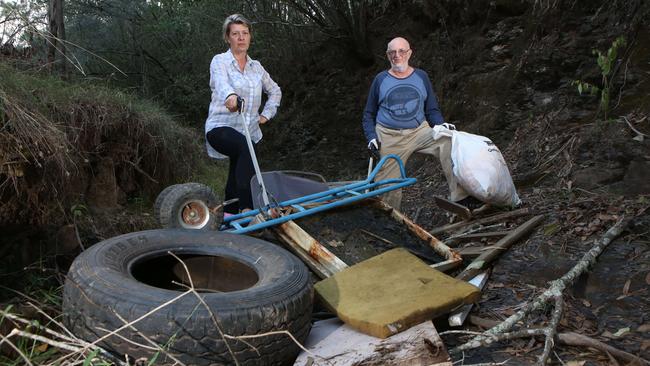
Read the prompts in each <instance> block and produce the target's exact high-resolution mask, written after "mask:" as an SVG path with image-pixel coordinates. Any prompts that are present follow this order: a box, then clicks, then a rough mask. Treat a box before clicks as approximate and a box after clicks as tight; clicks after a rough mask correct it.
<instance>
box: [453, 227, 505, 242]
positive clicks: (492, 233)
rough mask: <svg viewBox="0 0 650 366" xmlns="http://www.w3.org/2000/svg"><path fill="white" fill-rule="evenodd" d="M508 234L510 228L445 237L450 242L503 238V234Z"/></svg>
mask: <svg viewBox="0 0 650 366" xmlns="http://www.w3.org/2000/svg"><path fill="white" fill-rule="evenodd" d="M508 234H510V230H508V231H490V232H485V233H472V234H463V235H458V236H454V237H453V238H447V240H448V241H452V242H467V241H472V240H481V239H483V238H486V239H491V238H503V237H504V236H506V235H508Z"/></svg>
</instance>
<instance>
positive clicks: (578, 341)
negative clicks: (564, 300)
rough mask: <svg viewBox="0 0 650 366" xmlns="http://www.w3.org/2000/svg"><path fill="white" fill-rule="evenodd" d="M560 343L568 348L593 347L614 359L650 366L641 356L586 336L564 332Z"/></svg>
mask: <svg viewBox="0 0 650 366" xmlns="http://www.w3.org/2000/svg"><path fill="white" fill-rule="evenodd" d="M558 339H559V341H560V343H562V344H566V345H568V346H582V347H591V348H594V349H597V350H599V351H601V352H605V353H610V354H612V355H613V356H614V357H618V358H619V359H621V360H623V361H625V362H630V363H632V362H640V363H642V364H646V365H650V361H648V360H644V359H642V358H640V357H639V356H636V355H633V354H631V353H628V352H625V351H621V350H620V349H618V348H615V347H612V346H610V345H608V344H606V343H603V342H601V341H599V340H597V339H593V338H591V337H587V336H586V335H582V334H578V333H573V332H563V333H560V334H559V335H558Z"/></svg>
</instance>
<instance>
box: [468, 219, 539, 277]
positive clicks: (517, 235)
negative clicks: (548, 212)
mask: <svg viewBox="0 0 650 366" xmlns="http://www.w3.org/2000/svg"><path fill="white" fill-rule="evenodd" d="M542 220H544V216H543V215H538V216H535V217H533V218H532V219H530V220H528V221H526V222H525V223H524V224H523V225H521V226H519V227H518V228H517V229H515V230H512V231H510V233H509V234H508V235H506V236H505V237H504V238H502V239H501V240H499V241H498V242H497V243H496V244H494V245H493V248H492V249H490V250H488V251H486V252H484V253H483V254H481V255H480V256H479V257H478V258H476V259H475V260H474V261H473V262H472V263H470V265H469V266H467V268H465V270H464V271H463V272H461V273H460V274H459V275H458V276H456V278H458V279H459V280H463V281H469V280H470V279H471V278H473V277H474V276H476V275H477V274H478V273H479V272H481V271H482V270H484V269H486V267H487V265H488V264H489V263H492V261H494V260H495V259H496V258H498V257H499V256H500V255H501V253H503V252H504V251H506V250H507V249H508V248H510V247H511V246H512V244H514V243H515V242H517V241H518V240H519V239H521V238H522V237H523V236H525V235H527V234H529V233H530V232H531V231H532V230H533V229H534V228H535V227H537V225H539V223H540V222H542Z"/></svg>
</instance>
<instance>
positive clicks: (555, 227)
mask: <svg viewBox="0 0 650 366" xmlns="http://www.w3.org/2000/svg"><path fill="white" fill-rule="evenodd" d="M559 230H560V225H559V224H557V223H554V224H549V225H546V226H545V227H544V235H546V236H549V235H553V234H555V233H556V232H558V231H559Z"/></svg>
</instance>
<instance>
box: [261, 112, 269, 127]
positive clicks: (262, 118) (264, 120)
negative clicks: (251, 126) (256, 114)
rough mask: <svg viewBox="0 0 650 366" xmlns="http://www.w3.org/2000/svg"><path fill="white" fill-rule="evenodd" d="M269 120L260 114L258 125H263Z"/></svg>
mask: <svg viewBox="0 0 650 366" xmlns="http://www.w3.org/2000/svg"><path fill="white" fill-rule="evenodd" d="M268 120H269V119H268V118H266V117H264V116H263V115H261V114H260V124H261V125H263V124H265V123H266V122H267V121H268Z"/></svg>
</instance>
